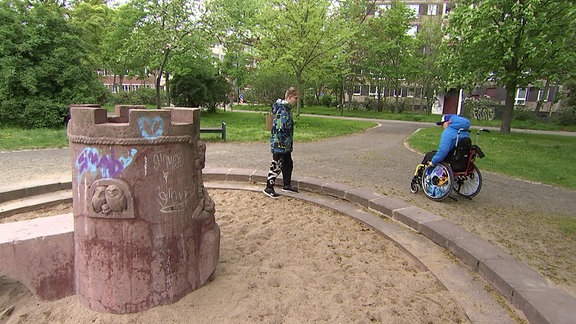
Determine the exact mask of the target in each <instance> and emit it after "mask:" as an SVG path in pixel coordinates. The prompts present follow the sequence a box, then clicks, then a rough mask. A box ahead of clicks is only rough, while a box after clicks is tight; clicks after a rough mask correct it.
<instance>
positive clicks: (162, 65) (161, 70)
mask: <svg viewBox="0 0 576 324" xmlns="http://www.w3.org/2000/svg"><path fill="white" fill-rule="evenodd" d="M169 56H170V49H169V48H167V49H166V50H165V51H164V60H163V61H162V64H161V65H160V71H158V77H157V78H156V109H160V107H161V106H162V99H161V98H160V81H162V74H163V73H164V67H165V66H166V62H168V57H169Z"/></svg>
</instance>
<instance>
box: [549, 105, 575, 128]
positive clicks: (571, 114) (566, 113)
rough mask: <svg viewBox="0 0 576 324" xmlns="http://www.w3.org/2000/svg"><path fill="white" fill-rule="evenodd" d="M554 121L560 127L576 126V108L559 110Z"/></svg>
mask: <svg viewBox="0 0 576 324" xmlns="http://www.w3.org/2000/svg"><path fill="white" fill-rule="evenodd" d="M554 121H555V123H556V124H558V125H562V126H571V125H576V107H565V108H562V109H561V110H558V112H556V114H555V115H554Z"/></svg>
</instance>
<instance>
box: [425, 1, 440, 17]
mask: <svg viewBox="0 0 576 324" xmlns="http://www.w3.org/2000/svg"><path fill="white" fill-rule="evenodd" d="M437 12H438V5H436V4H429V5H428V13H427V14H428V16H436V14H437Z"/></svg>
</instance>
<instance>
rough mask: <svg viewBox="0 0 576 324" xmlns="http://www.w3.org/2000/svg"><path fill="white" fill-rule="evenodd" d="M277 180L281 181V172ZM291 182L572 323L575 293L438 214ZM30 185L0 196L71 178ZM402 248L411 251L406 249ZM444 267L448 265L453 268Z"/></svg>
mask: <svg viewBox="0 0 576 324" xmlns="http://www.w3.org/2000/svg"><path fill="white" fill-rule="evenodd" d="M203 177H204V181H205V182H210V181H224V182H237V183H246V184H252V185H254V184H260V185H263V184H264V183H265V182H266V177H267V173H266V172H264V171H260V170H248V169H238V168H205V169H204V170H203ZM278 180H279V181H278V182H280V183H281V181H282V178H279V179H278ZM292 182H293V184H294V185H296V186H297V187H299V188H300V189H302V190H304V191H309V192H312V193H317V194H320V195H325V196H330V197H334V198H338V199H342V200H344V201H347V202H350V203H353V204H356V205H359V206H361V207H364V208H367V209H369V210H372V211H376V212H378V213H379V214H381V215H382V216H384V217H386V218H388V219H390V220H392V221H395V222H397V223H399V224H403V225H405V226H406V227H408V228H410V229H412V230H414V231H415V232H416V233H419V234H421V235H423V236H424V237H426V238H427V239H429V240H430V241H432V242H433V243H435V244H436V245H437V246H439V247H441V248H444V249H446V250H448V251H449V252H450V253H452V254H453V255H454V256H455V257H457V258H458V259H460V260H461V261H462V262H463V263H464V264H466V265H467V266H468V267H469V268H470V269H472V270H473V271H475V272H476V273H478V274H479V275H480V276H481V277H482V278H484V280H486V281H487V282H488V283H489V284H490V285H491V286H492V287H493V288H494V289H496V290H497V291H498V292H499V293H500V294H501V295H502V296H504V297H505V298H506V299H507V300H508V302H510V303H511V304H512V305H513V306H514V307H516V308H518V309H519V310H521V311H523V313H524V315H525V316H526V318H527V319H528V320H529V321H530V322H531V323H575V320H574V315H573V310H574V309H576V298H574V297H573V296H571V295H569V294H567V293H566V292H564V291H562V290H560V289H559V288H557V287H554V286H553V285H551V284H549V283H548V281H547V280H546V279H545V278H544V277H543V276H541V275H540V274H539V273H537V272H536V271H534V270H532V269H530V268H529V267H528V266H527V265H525V264H524V263H522V262H520V261H517V260H516V259H515V258H514V257H513V256H512V255H510V254H508V253H507V252H505V251H503V250H501V249H500V248H498V247H496V246H494V245H492V244H491V243H489V242H486V241H484V240H481V239H479V238H477V237H476V236H474V235H472V234H471V233H469V232H467V231H465V230H463V229H461V228H459V227H458V226H456V225H454V224H453V223H451V222H450V221H448V220H446V219H444V218H443V217H440V216H438V215H435V214H432V213H429V212H428V211H426V210H423V209H421V208H418V207H415V206H412V205H409V204H408V203H406V202H404V201H402V200H399V199H396V198H393V197H388V196H383V195H379V194H377V193H374V192H372V191H370V190H368V189H365V188H358V187H353V186H350V185H346V184H341V183H336V182H332V181H329V180H322V179H317V178H311V177H297V176H295V177H293V179H292ZM36 185H37V186H35V187H29V188H22V187H21V186H19V185H18V184H15V185H10V186H4V187H2V188H0V198H2V199H0V201H2V200H4V201H6V200H11V199H21V198H23V197H26V196H28V195H33V194H42V193H47V192H50V191H54V190H59V189H68V188H70V186H71V183H70V182H60V183H49V182H44V181H38V182H37V183H36ZM207 187H210V188H213V187H216V188H219V189H226V188H229V189H241V188H239V187H238V186H237V185H231V186H229V187H227V186H217V185H216V186H214V185H213V184H208V185H207ZM283 194H284V193H283ZM287 196H291V197H294V198H299V197H298V194H295V195H293V194H287ZM311 197H312V196H309V195H301V197H300V198H303V199H304V200H307V201H309V202H312V203H316V204H319V205H322V206H325V207H327V208H330V209H333V210H336V211H339V212H342V213H344V214H347V215H349V216H350V217H353V218H355V219H357V220H358V221H360V222H362V223H364V224H366V225H367V226H369V227H371V228H373V229H375V230H376V231H378V232H380V233H382V234H383V235H385V236H388V237H389V238H390V239H392V240H394V241H396V242H397V243H398V244H399V245H400V246H403V242H402V240H404V238H402V236H401V235H399V234H398V233H399V232H401V231H399V230H398V228H397V227H395V226H391V224H390V223H388V222H386V221H385V220H384V219H382V218H378V217H374V215H371V214H367V213H365V212H360V211H359V210H358V209H355V208H353V207H352V208H351V207H350V205H348V204H338V203H334V201H333V200H330V199H327V198H326V197H316V198H315V197H312V198H311ZM404 243H406V242H404ZM410 243H413V242H410ZM407 251H408V250H407ZM408 253H411V252H410V251H408ZM411 254H412V255H414V254H413V253H411ZM414 257H416V258H418V259H420V258H421V257H423V256H420V255H414ZM450 271H454V269H451V270H450ZM439 279H441V278H439ZM443 284H445V285H446V282H444V281H443ZM448 284H450V283H448ZM466 312H467V314H468V315H469V316H470V317H471V320H472V321H473V322H474V318H475V317H476V315H474V314H470V313H469V310H466Z"/></svg>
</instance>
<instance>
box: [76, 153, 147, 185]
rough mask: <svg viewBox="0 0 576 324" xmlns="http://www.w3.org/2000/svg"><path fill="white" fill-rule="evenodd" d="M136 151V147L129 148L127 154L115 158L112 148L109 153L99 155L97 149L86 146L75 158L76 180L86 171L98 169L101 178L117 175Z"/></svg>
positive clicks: (92, 171) (128, 163) (90, 171)
mask: <svg viewBox="0 0 576 324" xmlns="http://www.w3.org/2000/svg"><path fill="white" fill-rule="evenodd" d="M136 152H137V150H136V149H131V150H130V155H129V156H127V157H125V156H121V157H119V158H116V157H115V154H114V150H112V151H111V152H110V154H107V155H102V156H101V155H100V152H99V151H98V149H96V148H93V147H86V148H84V149H83V150H82V152H80V154H79V155H78V158H77V159H76V168H77V169H78V180H80V179H81V178H82V176H83V175H84V173H86V172H89V173H91V174H96V173H97V172H98V171H100V175H101V176H102V177H103V178H116V177H119V176H120V175H121V174H122V172H123V171H124V169H126V167H128V166H129V165H130V164H131V163H132V161H133V160H134V156H135V155H136Z"/></svg>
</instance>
